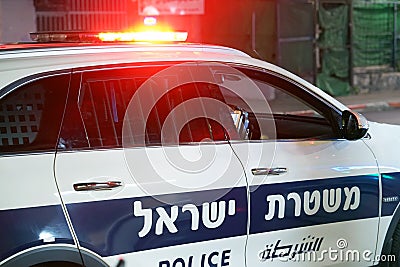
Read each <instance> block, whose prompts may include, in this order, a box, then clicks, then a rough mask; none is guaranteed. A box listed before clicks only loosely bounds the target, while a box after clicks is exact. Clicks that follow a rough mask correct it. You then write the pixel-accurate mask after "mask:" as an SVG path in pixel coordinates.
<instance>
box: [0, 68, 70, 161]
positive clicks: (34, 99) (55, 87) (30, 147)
mask: <svg viewBox="0 0 400 267" xmlns="http://www.w3.org/2000/svg"><path fill="white" fill-rule="evenodd" d="M68 85H69V75H56V76H52V77H47V78H43V79H40V80H36V81H34V82H31V83H29V84H26V85H23V86H21V87H19V88H17V89H14V90H13V91H12V92H10V93H9V94H7V95H5V96H4V97H2V98H0V152H4V153H8V152H34V151H46V150H54V149H55V148H56V143H57V136H58V133H59V127H60V124H61V120H62V115H63V112H64V108H65V101H66V94H67V90H68Z"/></svg>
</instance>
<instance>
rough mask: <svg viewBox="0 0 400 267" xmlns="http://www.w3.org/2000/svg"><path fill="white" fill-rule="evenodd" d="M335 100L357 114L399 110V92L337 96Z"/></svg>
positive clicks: (387, 91)
mask: <svg viewBox="0 0 400 267" xmlns="http://www.w3.org/2000/svg"><path fill="white" fill-rule="evenodd" d="M336 99H337V100H339V101H340V102H342V103H343V104H345V105H346V106H348V107H349V108H350V109H352V110H355V111H358V112H366V111H382V110H390V109H396V108H400V90H385V91H379V92H374V93H368V94H367V93H366V94H358V95H349V96H339V97H336Z"/></svg>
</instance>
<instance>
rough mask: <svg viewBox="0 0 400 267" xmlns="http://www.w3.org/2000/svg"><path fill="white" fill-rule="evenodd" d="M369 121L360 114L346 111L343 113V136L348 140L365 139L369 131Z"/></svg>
mask: <svg viewBox="0 0 400 267" xmlns="http://www.w3.org/2000/svg"><path fill="white" fill-rule="evenodd" d="M368 128H369V126H368V120H367V119H366V118H365V117H364V116H363V115H361V114H360V113H357V112H354V111H351V110H345V111H343V113H342V135H343V137H344V138H346V139H347V140H357V139H360V138H363V137H364V136H365V135H366V134H367V131H368Z"/></svg>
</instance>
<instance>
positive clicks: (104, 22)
mask: <svg viewBox="0 0 400 267" xmlns="http://www.w3.org/2000/svg"><path fill="white" fill-rule="evenodd" d="M128 1H131V0H84V1H82V0H36V1H35V8H36V23H37V30H38V31H106V30H121V29H125V28H127V27H128V14H127V13H128V11H127V10H128V8H127V5H128Z"/></svg>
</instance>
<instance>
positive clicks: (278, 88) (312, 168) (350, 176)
mask: <svg viewBox="0 0 400 267" xmlns="http://www.w3.org/2000/svg"><path fill="white" fill-rule="evenodd" d="M236 69H237V70H238V71H240V72H241V73H242V74H233V73H232V72H231V73H225V74H221V75H222V76H227V77H226V79H222V81H221V84H222V85H223V86H226V87H231V88H232V87H235V86H237V87H242V85H240V81H241V80H246V79H247V80H249V82H248V83H251V82H252V83H253V85H252V86H247V87H245V90H242V89H237V92H239V93H236V94H235V95H233V94H229V93H227V94H226V95H227V97H226V99H227V100H228V101H227V103H228V104H229V105H230V106H233V107H235V109H236V110H237V112H236V113H237V114H240V117H241V121H242V122H243V123H242V126H240V127H242V128H244V129H245V130H244V133H245V134H244V135H239V136H238V137H240V138H239V139H238V140H231V145H232V148H233V150H234V151H235V153H236V154H237V155H238V157H239V158H240V159H241V162H242V164H243V166H244V169H245V172H246V176H247V179H248V182H249V189H250V190H249V198H250V199H249V213H250V228H249V239H248V242H247V247H246V261H247V264H248V266H265V264H269V265H271V266H273V265H282V266H286V265H287V264H294V265H306V266H311V265H317V266H320V265H335V264H339V265H340V264H343V265H346V266H347V265H348V264H350V263H351V264H353V265H360V266H365V265H368V264H372V263H371V262H372V261H373V255H374V253H375V246H376V238H377V233H378V223H379V174H378V169H377V164H376V160H375V158H374V155H373V154H372V152H371V151H370V149H369V148H368V146H367V145H366V144H365V143H364V141H363V140H362V139H361V140H353V141H348V140H344V139H343V138H341V133H340V115H341V112H340V111H339V110H337V109H336V108H335V107H334V106H333V105H331V104H329V103H328V102H325V101H324V99H323V98H322V95H323V94H321V95H316V93H312V92H311V91H310V90H307V88H305V87H304V86H302V85H300V84H298V83H296V82H294V81H292V80H291V79H289V78H288V77H283V76H282V75H279V74H276V73H273V72H271V71H267V70H263V69H259V68H254V69H252V68H250V67H246V68H245V67H237V68H236ZM232 75H234V76H235V78H232V77H231V78H228V77H229V76H232ZM366 138H367V137H366ZM363 253H364V254H363ZM363 255H367V257H363Z"/></svg>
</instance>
